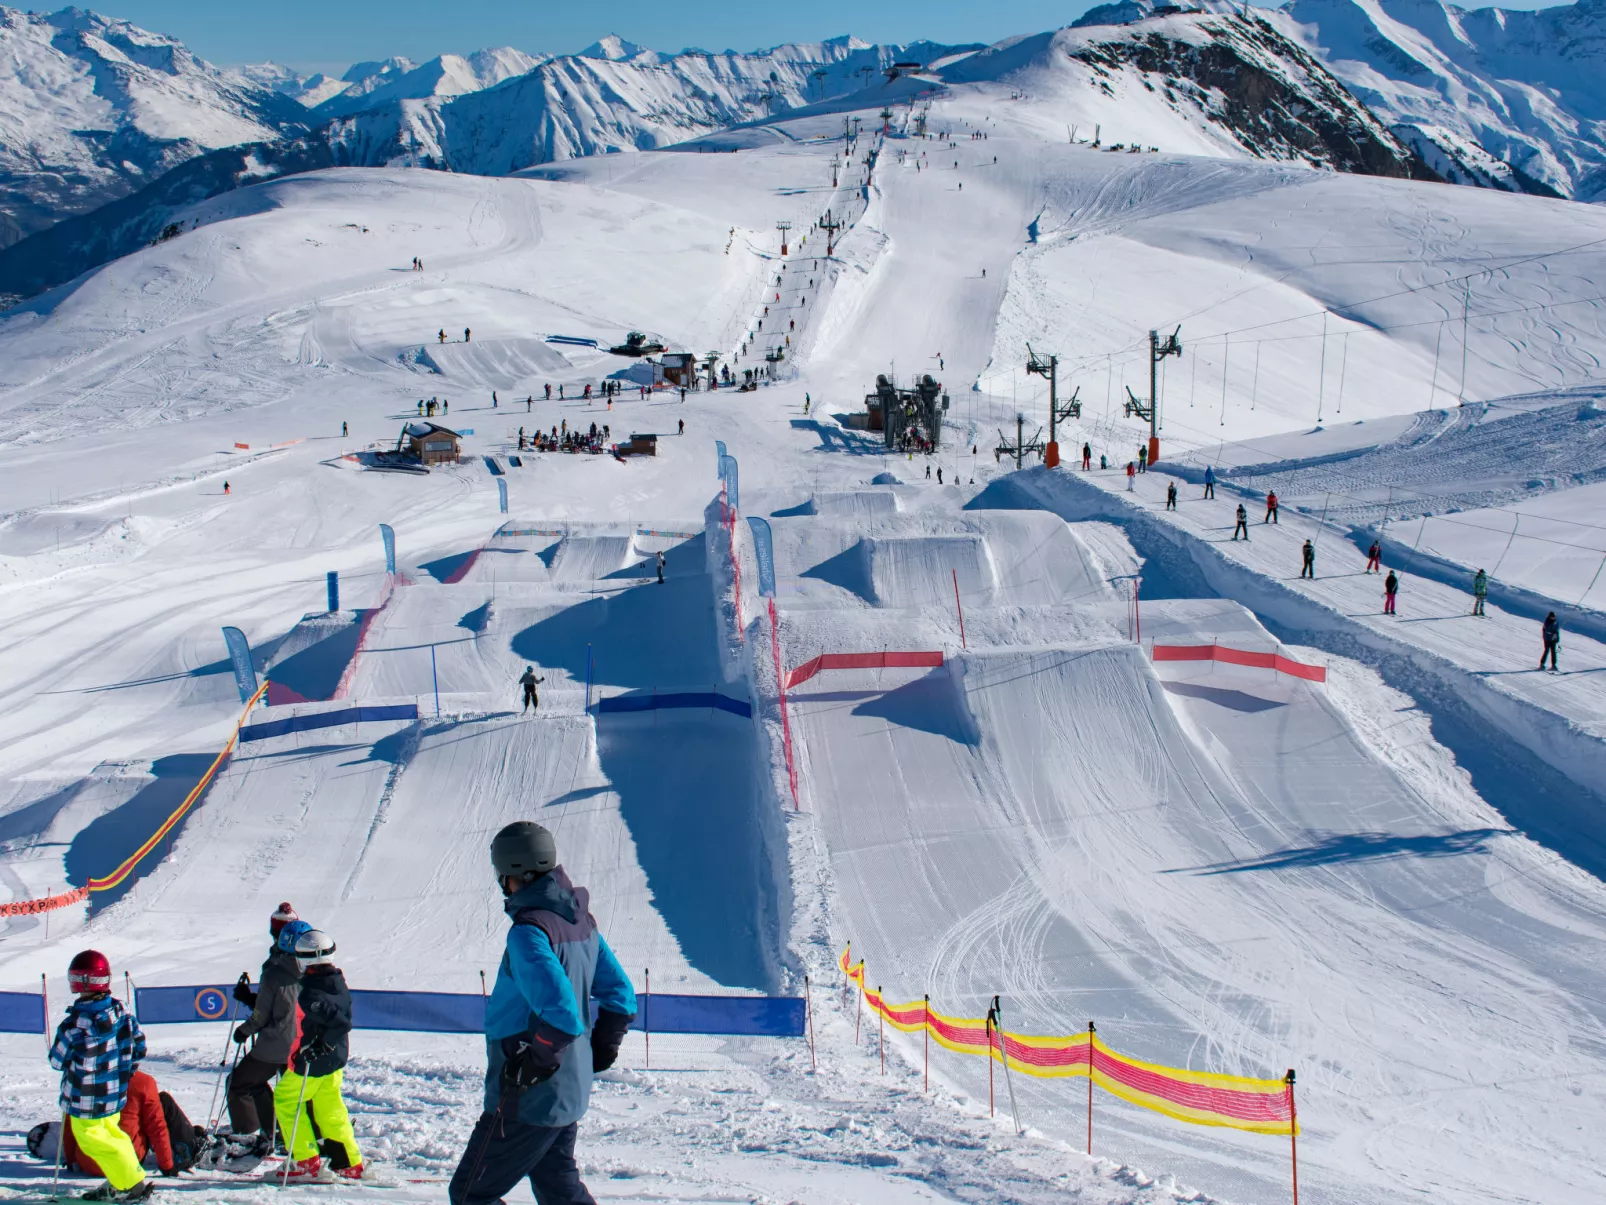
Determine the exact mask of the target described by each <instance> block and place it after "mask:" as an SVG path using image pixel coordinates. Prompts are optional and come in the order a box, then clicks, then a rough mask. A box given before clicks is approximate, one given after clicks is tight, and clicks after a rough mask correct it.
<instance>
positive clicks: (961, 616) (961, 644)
mask: <svg viewBox="0 0 1606 1205" xmlns="http://www.w3.org/2000/svg"><path fill="white" fill-rule="evenodd" d="M952 573H953V575H954V609H955V610H956V611H958V612H959V647H960V648H963V649H968V648H969V647H970V645H968V644H966V643H965V607H964V604H963V603H961V602H960V601H959V570H957V569H954V570H952Z"/></svg>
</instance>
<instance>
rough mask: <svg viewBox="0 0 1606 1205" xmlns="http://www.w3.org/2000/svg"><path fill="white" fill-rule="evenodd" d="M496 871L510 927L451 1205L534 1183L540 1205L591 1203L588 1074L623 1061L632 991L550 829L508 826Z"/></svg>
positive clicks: (482, 1200) (497, 846) (494, 858)
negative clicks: (585, 1172) (579, 1145)
mask: <svg viewBox="0 0 1606 1205" xmlns="http://www.w3.org/2000/svg"><path fill="white" fill-rule="evenodd" d="M491 865H492V866H493V868H494V869H495V871H496V880H497V885H498V887H500V889H501V891H502V895H503V896H504V897H505V899H506V903H505V904H504V905H503V907H504V910H505V911H506V912H507V914H508V917H509V918H510V919H511V920H512V922H513V924H512V926H511V928H509V930H508V935H507V946H506V949H505V951H504V952H503V954H502V964H501V967H500V968H499V969H498V970H497V973H496V987H495V988H494V989H493V990H492V992H491V997H490V1000H489V1002H488V1003H487V1004H486V1007H485V1049H486V1067H485V1108H484V1111H483V1112H482V1113H481V1114H480V1117H479V1121H478V1122H476V1123H475V1126H474V1132H473V1134H472V1135H470V1137H469V1140H468V1146H467V1148H466V1149H465V1150H464V1151H463V1158H462V1160H461V1161H460V1162H459V1163H458V1165H457V1170H456V1171H455V1172H454V1173H453V1174H452V1181H451V1184H450V1185H449V1186H448V1188H447V1190H446V1191H447V1198H448V1199H449V1200H450V1201H451V1205H498V1203H499V1202H500V1201H501V1198H502V1194H503V1193H505V1192H507V1191H508V1190H509V1189H511V1188H512V1187H513V1186H514V1185H515V1184H517V1183H518V1182H519V1181H520V1180H523V1179H525V1178H526V1177H528V1178H529V1180H530V1186H531V1188H532V1189H533V1190H534V1192H535V1198H536V1200H537V1201H539V1202H540V1203H541V1205H595V1200H594V1198H593V1197H592V1196H591V1194H590V1192H588V1191H587V1190H586V1186H585V1185H584V1183H582V1182H581V1180H580V1169H579V1167H577V1166H576V1164H575V1160H574V1143H575V1137H576V1135H577V1134H578V1132H579V1128H580V1118H582V1117H583V1116H585V1112H586V1106H587V1104H588V1102H589V1101H590V1097H591V1080H592V1076H593V1075H594V1074H595V1073H596V1072H598V1071H606V1070H608V1068H610V1067H612V1066H613V1064H614V1061H615V1060H616V1059H617V1058H618V1057H619V1046H620V1044H621V1043H622V1042H623V1041H624V1036H625V1033H626V1031H627V1030H628V1029H629V1027H630V1022H631V1020H632V1019H633V1018H634V1017H635V1013H636V993H635V991H634V990H633V989H632V988H631V986H630V980H629V979H628V978H627V977H626V976H625V973H624V971H623V970H622V969H621V968H620V966H619V960H618V959H617V958H615V957H614V954H613V951H612V950H611V949H609V948H608V943H607V941H606V940H605V939H604V938H603V936H602V934H601V933H599V932H598V931H597V922H596V921H595V920H594V919H593V918H592V916H591V897H590V894H589V893H588V892H587V891H586V889H585V888H584V887H576V886H575V885H574V884H573V883H571V882H570V881H569V876H568V875H567V874H565V873H564V871H563V867H562V866H560V865H559V864H558V850H557V842H556V841H554V840H553V838H552V834H551V833H550V832H548V831H547V830H546V829H544V828H542V827H541V826H540V825H539V824H535V823H533V822H532V821H529V820H518V821H515V822H514V823H512V824H509V825H508V826H507V827H505V828H504V829H502V831H501V832H499V833H497V834H496V837H495V839H493V840H492V842H491ZM593 1003H595V1004H596V1005H597V1006H598V1007H599V1011H598V1013H597V1019H596V1021H595V1022H594V1023H593V1022H592V1021H591V1005H592V1004H593ZM588 1035H589V1038H590V1040H589V1041H585V1040H584V1039H586V1038H587V1036H588Z"/></svg>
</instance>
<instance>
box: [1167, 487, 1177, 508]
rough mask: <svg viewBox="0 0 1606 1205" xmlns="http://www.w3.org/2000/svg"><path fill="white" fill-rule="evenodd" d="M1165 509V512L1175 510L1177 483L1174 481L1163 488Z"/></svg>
mask: <svg viewBox="0 0 1606 1205" xmlns="http://www.w3.org/2000/svg"><path fill="white" fill-rule="evenodd" d="M1165 508H1166V509H1167V510H1176V509H1177V483H1176V482H1175V481H1173V482H1171V483H1169V484H1168V485H1167V486H1166V487H1165Z"/></svg>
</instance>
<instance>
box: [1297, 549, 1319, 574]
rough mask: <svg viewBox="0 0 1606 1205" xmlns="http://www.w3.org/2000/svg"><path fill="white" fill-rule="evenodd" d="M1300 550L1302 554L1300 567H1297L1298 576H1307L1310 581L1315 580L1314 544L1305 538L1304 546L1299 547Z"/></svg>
mask: <svg viewBox="0 0 1606 1205" xmlns="http://www.w3.org/2000/svg"><path fill="white" fill-rule="evenodd" d="M1300 552H1301V554H1302V557H1303V560H1302V562H1301V564H1300V567H1299V576H1300V577H1302V578H1305V577H1308V578H1310V580H1311V581H1315V580H1316V545H1314V544H1312V543H1311V542H1310V541H1309V540H1306V541H1305V547H1304V548H1302V549H1300Z"/></svg>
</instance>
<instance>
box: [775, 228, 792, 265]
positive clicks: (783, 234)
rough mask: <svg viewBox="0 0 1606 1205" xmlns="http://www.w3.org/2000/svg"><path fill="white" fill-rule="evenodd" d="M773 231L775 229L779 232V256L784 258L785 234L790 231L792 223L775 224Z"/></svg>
mask: <svg viewBox="0 0 1606 1205" xmlns="http://www.w3.org/2000/svg"><path fill="white" fill-rule="evenodd" d="M775 229H777V230H779V231H780V232H781V255H782V256H783V257H784V256H785V255H786V235H787V232H788V231H790V230H791V229H792V223H791V222H776V223H775Z"/></svg>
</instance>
